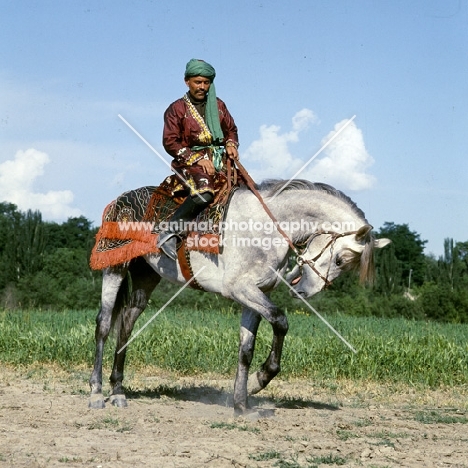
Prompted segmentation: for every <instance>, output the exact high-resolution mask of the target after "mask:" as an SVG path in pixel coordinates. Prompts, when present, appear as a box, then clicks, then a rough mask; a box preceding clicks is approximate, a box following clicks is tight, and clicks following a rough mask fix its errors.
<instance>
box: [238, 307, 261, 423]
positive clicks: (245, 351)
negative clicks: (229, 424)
mask: <svg viewBox="0 0 468 468" xmlns="http://www.w3.org/2000/svg"><path fill="white" fill-rule="evenodd" d="M261 319H262V317H261V315H259V314H258V313H257V312H255V311H253V310H251V309H247V308H244V309H243V310H242V318H241V326H240V340H239V359H238V364H237V374H236V380H235V382H234V414H235V415H236V416H238V415H241V414H243V413H245V412H246V411H247V381H248V378H249V369H250V364H251V362H252V359H253V355H254V349H255V338H256V336H257V331H258V326H259V324H260V320H261Z"/></svg>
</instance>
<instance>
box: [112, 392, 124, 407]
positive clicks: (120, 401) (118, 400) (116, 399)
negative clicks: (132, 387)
mask: <svg viewBox="0 0 468 468" xmlns="http://www.w3.org/2000/svg"><path fill="white" fill-rule="evenodd" d="M109 401H110V402H111V403H112V405H114V406H117V408H126V407H127V406H128V403H127V399H126V398H125V395H122V394H118V395H111V396H110V398H109Z"/></svg>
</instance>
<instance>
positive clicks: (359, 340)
mask: <svg viewBox="0 0 468 468" xmlns="http://www.w3.org/2000/svg"><path fill="white" fill-rule="evenodd" d="M155 312H156V310H155V309H148V310H147V311H145V312H144V314H143V315H142V317H140V319H139V321H138V322H137V325H136V327H135V330H134V332H136V331H137V330H138V329H140V328H141V327H142V326H143V325H144V324H145V323H146V322H147V321H148V320H149V319H150V318H151V317H152V316H153V315H154V314H155ZM95 315H96V311H89V310H88V311H65V312H51V311H0V362H4V363H9V364H13V365H30V364H33V363H58V364H59V365H60V366H62V367H64V368H67V369H70V370H71V369H72V368H73V366H78V365H83V364H84V365H86V366H89V368H91V366H92V363H93V358H94V327H95V325H94V320H95ZM326 319H327V320H328V321H329V322H330V324H331V325H332V326H333V327H334V328H335V329H336V330H337V331H339V333H340V334H341V335H343V336H344V337H345V338H346V339H347V340H348V341H349V342H350V343H351V344H352V345H353V346H354V347H355V348H356V350H357V354H353V353H352V352H351V351H350V350H349V349H348V348H347V347H346V346H345V345H344V344H343V343H342V342H341V341H340V340H339V339H338V338H337V337H336V336H335V335H334V334H333V333H332V332H331V331H330V330H329V329H328V328H327V327H325V325H324V324H323V323H322V322H320V321H319V320H318V319H317V318H315V317H310V316H306V315H300V314H290V315H289V323H290V329H289V333H288V335H287V336H286V340H285V346H284V353H283V361H282V371H281V376H282V377H283V378H292V377H297V378H310V379H322V380H326V379H353V380H371V381H376V382H403V383H407V384H412V385H422V386H426V387H437V386H439V385H450V386H452V385H466V384H467V383H468V358H467V356H468V341H467V340H466V336H468V325H463V324H446V323H445V324H444V323H436V322H416V321H409V320H405V319H384V318H375V317H347V316H344V315H333V316H327V317H326ZM238 337H239V314H238V313H236V312H235V311H233V309H224V310H221V311H215V310H210V311H206V312H203V311H200V310H196V309H194V310H188V309H186V310H182V309H181V308H176V307H175V308H173V309H169V308H168V309H166V310H164V312H163V313H161V315H159V316H158V317H157V318H156V319H155V320H153V321H152V322H151V324H150V325H149V326H148V327H147V328H146V329H145V330H144V331H143V332H142V333H141V334H140V335H139V336H138V337H137V338H136V339H135V340H134V341H133V342H132V343H131V344H130V345H129V349H128V353H127V369H129V368H133V369H135V370H137V369H138V368H139V367H140V366H148V365H154V366H158V367H160V368H163V369H167V370H170V371H176V372H179V373H181V374H186V375H193V374H198V373H205V372H214V373H218V374H222V375H225V376H229V377H232V376H233V375H234V374H235V369H236V365H237V347H238V340H239V338H238ZM271 337H272V334H271V327H270V326H269V325H268V324H267V323H265V322H264V321H263V322H262V324H261V326H260V329H259V335H258V339H257V344H256V354H255V358H254V362H253V368H257V367H259V366H260V365H261V363H262V362H263V360H264V359H265V358H266V356H267V355H268V352H269V349H270V346H271ZM114 347H115V341H114V340H113V339H112V338H110V339H109V340H108V342H107V344H106V350H105V359H104V365H105V366H106V367H107V368H108V367H109V366H111V364H112V358H113V353H114V350H115V349H114Z"/></svg>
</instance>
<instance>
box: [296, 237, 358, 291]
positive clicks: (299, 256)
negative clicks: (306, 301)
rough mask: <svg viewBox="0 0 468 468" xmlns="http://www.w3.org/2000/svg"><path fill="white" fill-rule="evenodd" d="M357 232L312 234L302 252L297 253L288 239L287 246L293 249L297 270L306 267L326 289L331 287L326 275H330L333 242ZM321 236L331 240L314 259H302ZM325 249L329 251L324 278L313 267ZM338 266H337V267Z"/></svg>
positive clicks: (297, 250)
mask: <svg viewBox="0 0 468 468" xmlns="http://www.w3.org/2000/svg"><path fill="white" fill-rule="evenodd" d="M357 232H358V231H346V232H330V231H316V232H314V233H313V234H312V235H311V236H309V238H308V239H307V240H306V242H305V245H306V247H305V248H303V249H301V250H302V252H299V249H298V247H296V246H295V245H294V244H293V243H292V242H291V241H290V239H287V240H288V241H289V245H290V246H291V248H292V249H293V251H294V253H295V254H296V263H297V265H298V266H299V268H300V269H301V270H302V267H303V266H304V265H308V266H309V268H310V269H311V270H312V271H313V272H314V273H315V274H316V275H317V276H318V277H319V278H320V279H321V280H322V281H323V282H324V283H325V286H324V287H325V288H328V287H329V286H330V285H331V283H332V282H331V281H329V280H328V275H329V273H330V268H331V263H332V258H333V247H334V246H335V242H336V241H337V240H338V239H340V238H341V237H345V236H350V235H352V234H356V233H357ZM321 235H330V236H331V238H330V240H329V241H328V242H327V243H326V244H325V245H324V247H322V250H321V251H320V252H319V253H318V254H317V255H316V256H315V257H314V258H311V259H310V260H305V259H304V253H305V252H306V251H307V250H308V249H309V246H310V244H311V243H312V241H313V240H314V239H315V238H316V237H318V236H321ZM327 249H330V262H329V263H328V268H327V273H326V275H325V276H324V275H323V274H322V273H321V272H320V271H319V270H317V268H316V267H315V262H316V261H317V260H318V259H319V258H320V257H321V256H322V255H323V254H324V253H325V251H326V250H327ZM337 266H339V265H337Z"/></svg>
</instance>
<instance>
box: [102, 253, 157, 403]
mask: <svg viewBox="0 0 468 468" xmlns="http://www.w3.org/2000/svg"><path fill="white" fill-rule="evenodd" d="M130 273H131V277H132V289H133V290H132V293H131V296H130V300H129V303H128V306H127V307H126V308H125V309H124V311H123V313H122V315H121V321H120V323H119V324H118V330H117V347H116V351H115V354H114V365H113V367H112V373H111V376H110V384H111V387H112V392H111V395H110V397H109V401H110V402H111V403H112V404H113V405H114V406H118V407H126V406H127V400H126V398H125V393H124V389H123V385H122V382H123V379H124V366H125V357H126V353H127V344H128V340H129V338H130V336H131V334H132V330H133V327H134V326H135V322H136V321H137V319H138V317H139V316H140V314H141V313H142V312H143V311H144V310H145V308H146V306H147V304H148V301H149V299H150V297H151V293H152V292H153V290H154V288H155V287H156V286H157V285H158V283H159V281H160V280H161V277H160V276H159V275H158V274H157V273H156V272H155V271H154V270H153V269H152V268H151V267H150V266H149V265H148V264H147V263H146V262H145V261H144V260H143V259H142V258H138V259H137V260H136V261H134V262H132V263H131V264H130Z"/></svg>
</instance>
